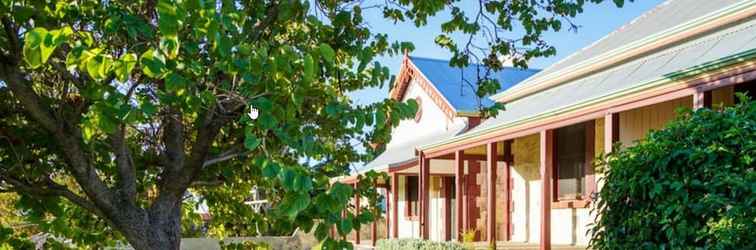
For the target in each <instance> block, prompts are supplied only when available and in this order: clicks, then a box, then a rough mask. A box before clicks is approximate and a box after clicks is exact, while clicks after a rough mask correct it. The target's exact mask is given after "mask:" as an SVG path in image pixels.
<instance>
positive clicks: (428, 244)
mask: <svg viewBox="0 0 756 250" xmlns="http://www.w3.org/2000/svg"><path fill="white" fill-rule="evenodd" d="M375 249H377V250H464V249H465V248H464V247H463V246H462V245H460V244H459V243H456V242H439V241H428V240H419V239H389V240H379V241H378V242H377V243H376V247H375Z"/></svg>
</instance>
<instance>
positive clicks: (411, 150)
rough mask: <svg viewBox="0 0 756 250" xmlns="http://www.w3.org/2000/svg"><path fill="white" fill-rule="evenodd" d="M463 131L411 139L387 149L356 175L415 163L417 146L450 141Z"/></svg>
mask: <svg viewBox="0 0 756 250" xmlns="http://www.w3.org/2000/svg"><path fill="white" fill-rule="evenodd" d="M464 129H465V126H457V127H452V128H449V129H448V130H446V131H443V132H439V133H435V134H430V135H427V136H422V137H416V138H413V140H410V141H407V142H406V143H403V144H401V145H396V146H392V147H391V148H387V149H386V151H383V153H381V154H380V155H378V157H376V158H375V159H373V161H371V162H369V163H368V164H365V165H363V166H361V167H358V168H357V169H356V170H357V172H358V173H362V172H365V171H368V170H376V171H381V170H386V169H388V168H390V167H396V166H401V165H404V164H407V163H410V162H413V161H414V162H417V157H416V156H415V148H416V147H417V146H418V145H424V144H428V143H433V142H437V141H441V140H445V139H450V138H452V137H454V136H456V135H458V134H460V133H461V132H462V131H464Z"/></svg>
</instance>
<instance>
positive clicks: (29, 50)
mask: <svg viewBox="0 0 756 250" xmlns="http://www.w3.org/2000/svg"><path fill="white" fill-rule="evenodd" d="M46 38H47V29H45V28H35V29H33V30H30V31H28V32H26V35H25V36H24V49H23V53H24V61H26V63H27V64H28V65H29V67H31V68H37V67H39V66H42V64H44V63H45V62H47V59H48V57H49V55H50V54H51V53H52V52H49V53H47V56H48V57H45V56H43V53H42V43H44V40H45V39H46Z"/></svg>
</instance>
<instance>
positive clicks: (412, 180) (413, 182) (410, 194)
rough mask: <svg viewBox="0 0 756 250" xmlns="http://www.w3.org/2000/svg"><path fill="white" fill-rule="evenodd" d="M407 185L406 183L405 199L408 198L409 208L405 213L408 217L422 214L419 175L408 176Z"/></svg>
mask: <svg viewBox="0 0 756 250" xmlns="http://www.w3.org/2000/svg"><path fill="white" fill-rule="evenodd" d="M406 180H407V185H405V187H404V190H405V192H406V193H405V199H406V200H407V204H406V207H407V210H406V213H405V215H407V217H416V216H418V215H419V214H420V206H419V202H418V200H419V199H418V196H419V195H418V191H417V189H418V181H419V180H418V177H417V176H407V177H406Z"/></svg>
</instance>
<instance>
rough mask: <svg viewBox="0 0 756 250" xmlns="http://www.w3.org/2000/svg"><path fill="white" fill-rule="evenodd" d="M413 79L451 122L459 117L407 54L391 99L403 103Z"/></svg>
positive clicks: (390, 94) (391, 93)
mask: <svg viewBox="0 0 756 250" xmlns="http://www.w3.org/2000/svg"><path fill="white" fill-rule="evenodd" d="M413 79H414V80H415V82H416V83H417V84H418V85H419V86H420V88H421V89H423V91H425V93H427V94H428V96H430V98H431V100H432V101H433V103H435V104H436V105H438V107H439V108H440V109H441V111H442V112H444V114H445V115H446V117H447V118H448V119H449V120H451V119H453V118H454V117H455V116H456V115H457V111H456V110H455V109H454V107H452V106H451V104H450V103H449V101H448V100H447V99H446V97H444V96H443V95H442V94H441V92H440V91H438V89H436V87H435V86H434V85H433V84H432V83H431V82H430V81H429V80H428V78H426V77H425V75H423V72H421V71H420V70H419V69H418V68H417V66H415V64H413V63H412V60H410V59H409V57H408V56H407V55H406V54H405V55H404V59H402V66H401V69H400V70H399V76H398V77H397V78H396V81H395V84H394V87H393V88H392V89H391V92H389V97H390V98H391V99H394V100H397V101H401V100H402V98H403V97H404V94H406V92H407V89H408V88H409V85H410V83H412V80H413Z"/></svg>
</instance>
